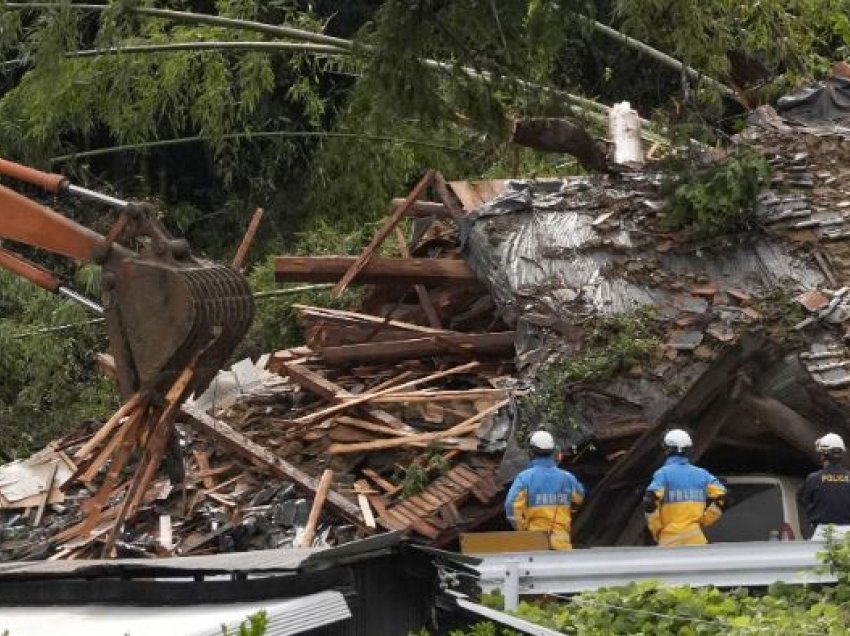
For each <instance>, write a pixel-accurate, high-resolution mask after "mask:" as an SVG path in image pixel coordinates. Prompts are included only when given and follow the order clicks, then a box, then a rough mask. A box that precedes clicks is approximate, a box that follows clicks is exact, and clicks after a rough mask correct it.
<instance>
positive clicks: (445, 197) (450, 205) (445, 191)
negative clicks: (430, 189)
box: [434, 172, 464, 221]
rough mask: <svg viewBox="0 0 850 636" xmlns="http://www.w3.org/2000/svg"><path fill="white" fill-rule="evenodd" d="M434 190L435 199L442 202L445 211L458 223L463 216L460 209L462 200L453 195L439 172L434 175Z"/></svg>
mask: <svg viewBox="0 0 850 636" xmlns="http://www.w3.org/2000/svg"><path fill="white" fill-rule="evenodd" d="M434 190H435V192H436V193H437V197H438V198H439V199H440V201H442V202H443V205H445V206H446V209H448V211H449V215H450V216H451V217H452V218H453V219H454V220H455V221H460V220H461V218H463V216H464V211H463V207H461V201H462V198H461V197H460V196H457V197H456V196H455V193H453V192H452V191H451V189H450V188H449V184H448V183H447V182H446V179H445V177H443V174H442V173H440V172H438V173H437V174H435V175H434Z"/></svg>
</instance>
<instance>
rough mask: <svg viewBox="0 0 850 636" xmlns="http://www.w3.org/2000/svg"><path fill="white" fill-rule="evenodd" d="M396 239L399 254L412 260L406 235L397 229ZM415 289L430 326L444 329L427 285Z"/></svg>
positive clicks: (419, 284) (418, 284)
mask: <svg viewBox="0 0 850 636" xmlns="http://www.w3.org/2000/svg"><path fill="white" fill-rule="evenodd" d="M395 237H396V242H397V243H398V252H399V254H401V257H402V258H410V250H409V249H408V247H407V239H405V238H404V233H403V232H402V231H401V228H398V227H396V229H395ZM413 289H414V291H415V292H416V296H417V297H418V298H419V304H420V305H421V306H422V311H424V312H425V316H426V317H427V318H428V324H429V325H431V326H432V327H434V328H435V329H442V328H443V325H442V323H441V322H440V315H439V314H438V313H437V310H436V309H435V308H434V303H433V302H431V296H429V295H428V290H427V289H425V285H422V284H421V283H417V284H416V285H414V286H413Z"/></svg>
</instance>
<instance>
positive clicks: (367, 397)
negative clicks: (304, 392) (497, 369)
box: [295, 362, 478, 424]
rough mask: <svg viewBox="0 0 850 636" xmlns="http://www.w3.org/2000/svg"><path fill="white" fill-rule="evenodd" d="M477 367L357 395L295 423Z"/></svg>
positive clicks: (473, 364) (465, 366)
mask: <svg viewBox="0 0 850 636" xmlns="http://www.w3.org/2000/svg"><path fill="white" fill-rule="evenodd" d="M477 366H478V363H477V362H470V363H468V364H462V365H460V366H459V367H453V368H451V369H446V370H445V371H439V372H437V373H432V374H431V375H428V376H425V377H424V378H417V379H416V380H411V381H410V382H405V383H404V384H399V385H398V386H394V387H390V388H389V389H384V390H383V391H376V392H375V393H365V394H362V395H358V396H356V397H354V398H353V399H351V400H348V401H347V402H345V403H343V404H335V405H334V406H330V407H328V408H326V409H322V410H321V411H315V412H313V413H309V414H307V415H305V416H303V417H300V418H298V419H297V420H295V421H296V422H298V423H299V424H312V423H313V422H317V421H319V420H321V419H323V418H325V417H327V416H328V415H332V414H334V413H338V412H339V411H344V410H345V409H347V408H350V407H352V406H354V405H355V404H362V403H364V402H368V401H369V400H372V399H374V398H376V397H381V396H382V395H389V394H391V393H397V392H399V391H401V390H403V389H409V388H411V387H414V386H417V385H419V384H424V383H426V382H433V381H434V380H439V379H440V378H444V377H446V376H449V375H456V374H458V373H466V372H467V371H471V370H472V369H474V368H475V367H477Z"/></svg>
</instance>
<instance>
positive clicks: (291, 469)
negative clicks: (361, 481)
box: [182, 404, 364, 528]
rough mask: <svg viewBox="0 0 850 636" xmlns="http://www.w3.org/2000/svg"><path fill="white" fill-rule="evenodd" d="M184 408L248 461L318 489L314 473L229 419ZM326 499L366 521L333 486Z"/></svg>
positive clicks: (346, 513)
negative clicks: (244, 432) (232, 424)
mask: <svg viewBox="0 0 850 636" xmlns="http://www.w3.org/2000/svg"><path fill="white" fill-rule="evenodd" d="M182 410H183V414H184V415H185V416H186V417H188V418H189V421H190V424H192V425H193V426H194V427H195V428H197V429H198V430H200V431H202V432H203V433H205V434H208V435H210V436H212V437H213V438H214V439H216V440H217V441H219V442H221V443H222V444H225V445H226V446H227V447H228V448H231V449H232V450H234V451H235V452H236V453H238V454H239V455H240V456H242V457H244V458H245V459H247V460H248V461H251V462H257V463H259V464H261V465H263V466H265V467H266V468H268V469H269V470H270V471H271V472H272V473H273V474H275V475H276V476H278V477H282V478H283V479H287V480H290V481H292V482H294V483H295V484H296V485H298V486H299V487H300V488H301V489H302V490H304V491H307V492H309V493H315V492H316V490H317V489H318V487H319V483H318V480H317V479H316V478H315V477H310V475H308V474H307V473H305V472H304V471H302V470H300V469H299V468H297V467H296V466H293V465H292V464H290V463H289V462H287V461H286V460H284V459H282V458H280V457H278V456H277V455H275V454H274V453H273V452H271V451H270V450H268V449H267V448H265V447H263V446H260V445H259V444H257V443H255V442H254V441H252V440H250V439H249V438H247V437H245V436H244V435H242V434H241V433H239V432H237V431H235V430H234V429H232V428H231V427H230V426H229V425H228V424H227V423H225V422H222V421H221V420H217V419H215V418H213V417H210V416H209V415H207V414H206V413H204V412H203V411H199V410H198V409H195V408H193V407H191V406H188V405H185V404H184V405H183V407H182ZM327 500H328V505H329V506H331V507H332V508H333V509H334V510H335V511H336V512H337V513H338V514H339V515H340V516H342V517H344V518H345V519H347V520H348V521H350V522H352V523H354V524H355V525H357V526H358V527H360V528H362V527H363V524H364V522H363V517H362V514H361V512H360V506H358V505H357V504H356V503H354V502H353V501H350V500H349V499H348V498H346V497H344V496H342V495H340V494H339V493H337V492H335V491H334V490H330V491H329V492H328V497H327Z"/></svg>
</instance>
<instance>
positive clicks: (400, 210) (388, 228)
mask: <svg viewBox="0 0 850 636" xmlns="http://www.w3.org/2000/svg"><path fill="white" fill-rule="evenodd" d="M435 174H436V172H435V171H434V170H428V172H426V173H425V175H424V176H423V177H422V178H421V179H420V180H419V183H417V184H416V185H415V186H414V187H413V189H412V190H411V191H410V193H409V194H408V195H407V198H405V200H404V203H403V204H402V205H400V206H398V207H397V208H395V209H394V210H393V211H392V213H391V214H390V218H389V219H388V220H387V222H386V223H384V225H383V226H381V229H379V230H378V231H377V232H376V233H375V236H373V237H372V240H371V241H370V242H369V245H367V246H366V249H364V250H363V252H361V253H360V256H358V257H357V258H356V259H355V260H354V262H352V263H351V265H349V266H348V268H347V269H346V270H345V273H344V274H343V276H342V278H341V279H340V280H339V282H338V283H337V285H336V287H334V288H333V291H331V296H333V297H334V298H339V296H341V295H342V293H343V292H344V291H345V289H346V288H347V287H348V285H349V283H351V281H353V280H354V279H355V278H356V277H357V276H358V275H360V273H361V272H363V271H364V270H365V269H366V268H367V267H368V266H369V265H370V262H371V261H372V258H373V257H374V255H375V251H376V250H377V249H378V248H379V247H380V246H381V244H382V243H383V242H384V241H385V240H386V238H387V237H388V236H389V235H390V232H392V231H393V230H394V229H395V227H396V226H397V225H398V223H399V221H401V219H402V217H403V216H404V215H405V214H407V211H408V210H409V209H410V208H411V207H413V204H414V203H415V202H416V201H417V200H418V199H419V198H420V197H421V196H422V195H423V194H424V193H425V190H426V189H427V188H428V186H430V185H431V182H432V181H433V180H434V175H435Z"/></svg>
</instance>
